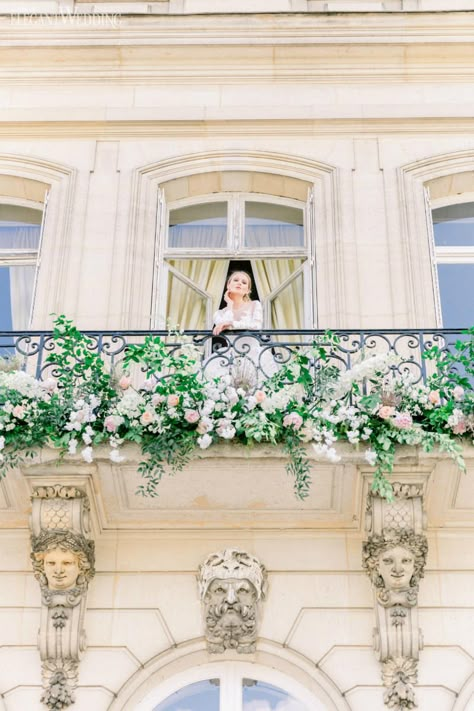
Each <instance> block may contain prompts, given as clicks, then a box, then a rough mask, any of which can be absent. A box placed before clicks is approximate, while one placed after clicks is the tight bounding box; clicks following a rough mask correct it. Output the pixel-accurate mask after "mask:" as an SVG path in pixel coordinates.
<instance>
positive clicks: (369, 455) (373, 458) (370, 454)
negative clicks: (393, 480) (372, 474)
mask: <svg viewBox="0 0 474 711" xmlns="http://www.w3.org/2000/svg"><path fill="white" fill-rule="evenodd" d="M364 459H365V461H366V462H368V463H369V464H370V466H371V467H375V465H376V463H377V452H374V450H373V449H367V450H366V451H365V454H364Z"/></svg>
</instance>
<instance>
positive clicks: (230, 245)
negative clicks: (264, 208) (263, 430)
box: [151, 191, 317, 328]
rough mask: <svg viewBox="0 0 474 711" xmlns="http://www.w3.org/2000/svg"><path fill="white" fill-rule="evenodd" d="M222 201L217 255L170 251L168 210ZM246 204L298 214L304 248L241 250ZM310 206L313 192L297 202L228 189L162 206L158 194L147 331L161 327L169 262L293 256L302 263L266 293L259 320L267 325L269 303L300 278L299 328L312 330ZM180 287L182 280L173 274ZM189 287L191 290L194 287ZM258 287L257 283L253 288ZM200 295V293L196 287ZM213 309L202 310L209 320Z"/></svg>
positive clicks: (213, 251) (201, 250)
mask: <svg viewBox="0 0 474 711" xmlns="http://www.w3.org/2000/svg"><path fill="white" fill-rule="evenodd" d="M214 202H216V203H219V202H220V203H222V202H225V203H227V240H226V246H225V247H222V248H221V249H219V250H218V256H216V251H217V250H216V248H215V247H211V248H202V247H201V248H196V249H190V248H188V247H186V248H172V247H169V246H168V243H169V226H170V212H171V211H172V210H176V209H180V208H183V207H188V206H192V205H202V204H210V203H214ZM246 202H261V203H265V204H274V205H284V206H288V207H291V208H295V209H298V210H301V216H302V221H303V246H302V247H278V248H275V247H274V248H271V249H270V248H264V249H256V248H249V247H247V248H246V247H245V246H244V239H245V203H246ZM311 206H312V191H310V194H309V195H308V198H307V200H306V201H303V200H298V199H296V198H287V197H284V196H278V195H272V194H268V193H261V192H244V191H227V192H222V191H221V192H214V193H207V194H202V195H196V196H193V197H185V198H180V199H177V200H172V201H170V202H169V203H166V200H165V196H164V194H163V192H162V191H160V194H159V197H158V216H157V230H156V246H155V265H154V287H153V290H152V293H153V296H152V300H153V304H152V310H151V313H152V328H165V327H166V324H165V323H164V319H163V318H160V316H159V312H160V308H162V305H163V304H164V303H165V302H166V294H167V285H168V274H169V272H171V273H175V274H176V271H175V270H174V268H173V267H172V265H169V263H168V262H169V260H171V259H209V258H211V257H212V258H217V259H229V260H232V259H236V258H237V259H248V260H249V261H252V260H256V259H262V260H265V259H285V258H294V259H301V260H302V264H301V266H300V267H298V269H297V270H296V271H295V272H294V273H293V274H292V275H291V276H290V277H289V279H287V280H286V281H285V282H284V283H283V284H280V285H279V286H278V287H277V289H276V290H274V292H272V294H271V295H269V296H268V298H267V301H268V303H267V304H266V308H265V309H264V320H265V321H268V319H269V313H270V308H271V301H272V300H273V299H274V298H275V297H276V296H277V295H278V293H279V292H280V291H282V290H283V289H284V288H285V286H287V284H288V283H289V282H290V281H292V280H293V279H297V278H298V277H299V275H300V274H302V275H303V326H304V328H314V327H316V323H315V315H314V314H315V313H317V309H316V304H315V303H314V301H315V295H316V284H315V280H316V274H315V269H314V257H313V254H314V244H313V242H314V239H315V236H314V234H312V227H313V225H314V221H313V220H312V219H311V215H310V210H311ZM177 277H178V278H180V279H181V280H182V281H183V282H184V283H186V281H187V280H186V277H185V276H183V275H180V274H177ZM193 288H196V286H194V287H193ZM257 288H258V284H257ZM197 291H199V289H197ZM200 295H201V296H205V297H206V298H207V297H209V295H208V294H205V293H204V292H202V293H201V292H200ZM210 311H212V308H211V307H210V306H209V304H208V307H207V312H208V316H207V317H208V319H209V313H210Z"/></svg>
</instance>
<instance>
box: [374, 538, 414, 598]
mask: <svg viewBox="0 0 474 711" xmlns="http://www.w3.org/2000/svg"><path fill="white" fill-rule="evenodd" d="M378 569H379V573H380V575H381V576H382V578H383V581H384V584H385V587H386V589H387V590H406V589H407V588H409V587H410V581H411V578H412V576H413V573H414V571H415V556H414V555H413V553H412V552H411V551H410V550H409V549H408V548H404V547H403V546H395V547H394V548H389V549H388V550H386V551H383V552H382V553H381V554H380V556H379V560H378Z"/></svg>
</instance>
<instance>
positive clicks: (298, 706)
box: [139, 668, 323, 711]
mask: <svg viewBox="0 0 474 711" xmlns="http://www.w3.org/2000/svg"><path fill="white" fill-rule="evenodd" d="M221 682H222V683H221ZM145 706H146V708H147V709H148V708H150V707H149V704H148V705H147V704H146V703H145V704H141V705H140V706H139V709H140V711H142V709H144V708H145ZM322 708H323V707H322V706H320V705H319V704H318V705H317V707H316V711H318V710H319V709H322ZM150 711H315V709H314V708H313V707H312V708H311V709H310V707H309V706H308V705H307V704H306V703H304V702H303V701H301V700H299V699H297V698H295V697H294V696H293V695H292V694H291V693H290V692H288V691H286V690H285V689H283V688H281V687H279V686H275V685H274V684H270V683H268V682H264V681H260V680H257V679H249V678H245V677H242V676H240V675H239V674H234V673H233V672H232V669H231V668H229V669H228V671H227V672H224V673H223V674H222V677H221V678H218V679H204V680H201V681H197V682H194V683H192V684H187V685H186V686H184V687H181V688H179V689H177V690H176V691H174V692H173V693H171V694H169V695H168V696H166V698H165V699H163V700H162V701H160V702H159V703H158V704H156V705H154V706H153V707H152V708H151V709H150Z"/></svg>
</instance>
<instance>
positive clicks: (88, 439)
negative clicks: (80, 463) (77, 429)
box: [82, 432, 92, 444]
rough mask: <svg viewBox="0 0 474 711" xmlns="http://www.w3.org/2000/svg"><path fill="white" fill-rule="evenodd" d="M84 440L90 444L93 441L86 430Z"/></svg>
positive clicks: (83, 435)
mask: <svg viewBox="0 0 474 711" xmlns="http://www.w3.org/2000/svg"><path fill="white" fill-rule="evenodd" d="M82 441H83V442H84V444H90V443H91V442H92V437H91V436H90V435H89V434H87V432H84V433H83V434H82Z"/></svg>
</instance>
